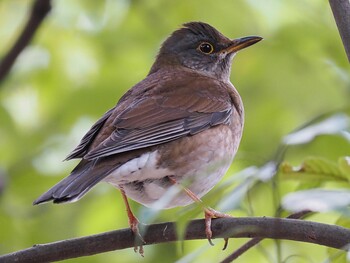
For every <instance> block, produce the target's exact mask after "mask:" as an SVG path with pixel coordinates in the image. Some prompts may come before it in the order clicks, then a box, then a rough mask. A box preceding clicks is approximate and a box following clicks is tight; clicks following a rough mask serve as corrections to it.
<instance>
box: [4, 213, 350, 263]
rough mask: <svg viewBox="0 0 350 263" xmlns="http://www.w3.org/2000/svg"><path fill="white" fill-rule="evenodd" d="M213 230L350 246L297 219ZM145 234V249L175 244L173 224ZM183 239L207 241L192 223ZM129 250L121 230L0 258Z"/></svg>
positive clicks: (245, 221) (130, 239)
mask: <svg viewBox="0 0 350 263" xmlns="http://www.w3.org/2000/svg"><path fill="white" fill-rule="evenodd" d="M212 230H213V238H224V237H236V238H241V237H245V238H246V237H259V238H272V239H287V240H294V241H301V242H307V243H314V244H319V245H323V246H327V247H332V248H338V249H343V250H345V249H346V248H347V245H348V244H349V243H350V230H349V229H347V228H343V227H340V226H336V225H327V224H321V223H316V222H310V221H303V220H298V219H281V218H268V217H262V218H255V217H245V218H219V219H214V220H213V222H212ZM145 231H146V233H145V235H144V240H145V241H146V243H147V244H146V245H152V244H157V243H168V242H174V241H177V240H178V239H177V237H176V231H175V223H171V222H170V223H162V224H154V225H148V226H147V229H146V230H145ZM184 239H185V240H193V239H206V235H205V229H204V220H193V221H191V222H190V223H189V225H188V227H187V230H186V235H185V238H184ZM131 247H134V236H133V234H132V232H131V230H130V229H121V230H116V231H111V232H106V233H102V234H98V235H93V236H86V237H81V238H75V239H68V240H63V241H58V242H54V243H48V244H42V245H35V246H33V247H31V248H28V249H25V250H21V251H17V252H14V253H10V254H7V255H3V256H1V257H0V262H2V263H7V262H28V263H29V262H37V263H40V262H52V261H58V260H63V259H68V258H76V257H81V256H88V255H94V254H98V253H103V252H107V251H112V250H119V249H125V248H131ZM146 252H147V251H146Z"/></svg>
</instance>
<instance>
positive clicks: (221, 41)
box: [150, 22, 262, 80]
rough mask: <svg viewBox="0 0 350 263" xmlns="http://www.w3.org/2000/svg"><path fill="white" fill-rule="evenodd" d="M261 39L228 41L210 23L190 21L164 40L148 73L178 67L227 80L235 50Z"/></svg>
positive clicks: (250, 38) (254, 37)
mask: <svg viewBox="0 0 350 263" xmlns="http://www.w3.org/2000/svg"><path fill="white" fill-rule="evenodd" d="M260 40H262V38H261V37H258V36H248V37H242V38H237V39H233V40H231V39H229V38H227V37H225V36H224V35H223V34H221V33H220V32H219V31H217V30H216V29H215V28H214V27H212V26H211V25H209V24H206V23H203V22H189V23H186V24H184V25H183V27H182V28H180V29H178V30H176V31H174V32H173V33H172V34H171V35H170V36H169V37H168V38H167V39H166V40H165V41H164V43H163V44H162V47H161V48H160V51H159V54H158V56H157V59H156V61H155V63H154V64H153V66H152V68H151V71H150V74H151V73H153V72H155V71H158V70H159V69H160V68H165V67H168V66H170V67H176V66H180V67H186V68H189V69H192V70H195V71H198V72H199V73H202V74H206V75H208V76H212V77H215V78H218V79H222V80H228V79H229V76H230V70H231V63H232V59H233V57H234V55H235V54H236V53H237V51H239V50H241V49H244V48H246V47H249V46H251V45H253V44H255V43H257V42H259V41H260Z"/></svg>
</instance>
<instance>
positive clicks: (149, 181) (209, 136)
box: [104, 125, 241, 208]
mask: <svg viewBox="0 0 350 263" xmlns="http://www.w3.org/2000/svg"><path fill="white" fill-rule="evenodd" d="M237 135H238V136H237ZM240 136H241V131H239V132H238V133H237V132H234V131H232V129H231V128H230V127H229V125H219V126H216V127H213V128H210V129H208V130H205V131H203V132H201V133H198V134H196V135H194V136H187V137H184V138H181V139H178V140H174V141H172V142H169V143H167V144H166V145H160V146H158V147H157V148H155V149H153V150H151V151H149V152H146V153H143V154H142V155H140V156H139V157H137V158H134V159H132V160H130V161H128V162H126V163H124V164H123V165H122V166H120V167H118V168H117V169H115V170H114V171H113V172H112V173H111V174H109V175H108V176H107V177H106V178H105V179H104V180H105V181H106V182H108V183H110V184H112V185H113V186H115V187H116V188H119V189H120V188H122V189H123V190H124V191H125V193H126V195H127V196H128V197H129V198H131V199H133V200H135V201H136V202H138V203H141V204H143V205H145V206H149V207H150V206H152V205H154V204H155V203H156V202H157V201H159V200H160V199H164V200H167V201H165V202H163V203H162V206H163V207H162V208H172V207H176V206H185V205H188V204H191V203H193V200H192V199H191V198H189V197H188V196H187V194H186V193H185V191H177V194H176V195H175V196H172V197H171V198H169V196H168V195H167V193H169V195H170V194H171V193H173V192H172V191H169V189H170V188H171V187H179V185H181V186H180V188H183V187H186V188H188V189H189V190H191V191H192V192H193V193H194V194H195V195H197V196H198V197H199V198H200V197H202V196H203V195H205V194H206V193H207V192H209V190H210V189H212V188H213V187H214V186H215V185H216V184H217V183H218V181H219V180H220V179H221V178H222V176H223V175H224V174H225V173H226V171H227V169H228V168H229V166H230V164H231V162H232V159H233V157H234V155H235V153H236V151H237V148H238V144H239V141H240ZM170 178H171V180H170ZM174 180H175V181H176V182H178V183H179V184H178V186H174ZM158 203H159V202H158Z"/></svg>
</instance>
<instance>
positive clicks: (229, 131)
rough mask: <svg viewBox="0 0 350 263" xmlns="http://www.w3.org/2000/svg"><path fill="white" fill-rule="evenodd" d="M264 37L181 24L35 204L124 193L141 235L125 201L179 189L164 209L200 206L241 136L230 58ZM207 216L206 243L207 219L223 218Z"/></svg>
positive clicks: (142, 201)
mask: <svg viewBox="0 0 350 263" xmlns="http://www.w3.org/2000/svg"><path fill="white" fill-rule="evenodd" d="M261 39H262V38H261V37H258V36H249V37H243V38H238V39H234V40H230V39H229V38H227V37H225V36H224V35H222V34H221V33H220V32H218V31H217V30H216V29H215V28H213V27H212V26H210V25H208V24H206V23H202V22H190V23H186V24H184V25H183V27H182V28H180V29H178V30H176V31H175V32H173V33H172V34H171V35H170V37H168V39H166V40H165V42H164V43H163V45H162V47H161V48H160V51H159V54H158V56H157V58H156V61H155V62H154V64H153V66H152V68H151V70H150V72H149V74H148V75H147V77H146V78H145V79H144V80H142V81H141V82H139V83H138V84H136V85H135V86H133V87H132V88H131V89H130V90H128V91H127V92H126V93H125V94H124V96H123V97H122V98H121V99H120V100H119V102H118V103H117V105H116V106H115V107H114V108H112V109H111V110H109V111H108V112H106V113H105V114H104V115H103V116H102V118H101V119H99V120H98V121H97V122H96V123H95V124H94V125H93V126H92V127H91V129H90V130H89V131H88V132H87V133H86V135H85V136H84V137H83V138H82V140H81V142H80V144H79V145H78V146H77V147H76V148H75V149H74V151H73V152H72V153H71V154H69V155H68V157H67V158H66V160H70V159H73V158H80V159H81V161H80V163H79V164H78V165H77V166H76V167H75V169H74V170H73V171H72V173H71V174H70V175H69V176H68V177H66V178H64V179H63V180H62V181H60V182H59V183H58V184H56V185H55V186H53V187H52V188H51V189H50V190H48V191H47V192H46V193H44V194H43V195H42V196H40V197H39V198H38V199H37V200H36V201H34V204H39V203H43V202H47V201H51V200H53V202H54V203H64V202H73V201H77V200H78V199H80V198H81V197H82V196H83V195H84V194H86V193H87V192H88V191H89V190H90V189H91V188H92V187H93V186H94V185H96V184H97V183H98V182H100V181H105V182H108V183H110V184H112V185H113V186H114V187H116V188H118V189H119V190H120V191H121V193H122V195H123V199H124V201H125V204H126V206H127V212H128V217H129V223H130V226H131V229H132V230H133V231H134V232H135V233H137V234H138V227H137V225H138V220H137V219H136V217H135V216H134V215H133V213H132V212H131V210H130V207H129V205H128V202H127V197H129V198H131V199H133V200H135V201H136V202H138V203H140V204H143V205H145V206H150V205H152V204H153V203H154V202H155V201H157V200H159V199H160V198H161V197H162V196H164V195H165V194H166V192H167V190H168V189H169V188H170V187H171V186H173V185H174V184H179V185H181V186H182V187H183V191H181V192H180V193H178V194H177V195H176V196H175V197H174V198H172V199H171V200H170V201H169V202H168V203H166V204H165V205H164V208H171V207H176V206H185V205H188V204H190V203H192V202H194V201H195V202H200V198H201V197H202V196H203V195H205V194H206V193H207V192H208V191H209V190H210V189H212V188H213V187H214V186H215V185H216V184H217V183H218V182H219V180H220V179H221V178H222V176H223V175H224V174H225V173H226V171H227V169H228V168H229V166H230V164H231V162H232V160H233V157H234V156H235V154H236V152H237V148H238V146H239V143H240V140H241V136H242V129H243V123H244V110H243V104H242V101H241V98H240V96H239V94H238V92H237V90H236V89H235V88H234V86H233V85H232V84H231V82H230V79H229V77H230V70H231V62H232V59H233V57H234V56H235V54H236V52H237V51H239V50H241V49H243V48H246V47H248V46H250V45H253V44H255V43H257V42H258V41H260V40H261ZM204 211H205V219H206V234H207V237H208V239H209V241H210V239H211V235H212V234H211V229H210V224H211V219H212V218H214V217H224V216H226V215H225V214H221V213H219V212H217V211H215V210H213V209H211V208H205V209H204Z"/></svg>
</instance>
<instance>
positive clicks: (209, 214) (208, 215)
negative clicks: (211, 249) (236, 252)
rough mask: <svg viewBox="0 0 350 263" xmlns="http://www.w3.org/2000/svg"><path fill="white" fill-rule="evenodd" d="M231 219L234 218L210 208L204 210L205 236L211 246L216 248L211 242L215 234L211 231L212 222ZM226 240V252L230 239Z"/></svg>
mask: <svg viewBox="0 0 350 263" xmlns="http://www.w3.org/2000/svg"><path fill="white" fill-rule="evenodd" d="M229 217H232V216H230V215H228V214H225V213H221V212H219V211H216V210H214V209H212V208H210V207H208V208H205V209H204V218H205V234H206V236H207V239H208V241H209V244H210V245H212V246H214V243H213V242H212V241H211V238H212V236H213V233H212V231H211V220H212V219H213V218H229ZM224 240H225V244H224V247H223V250H225V249H226V247H227V245H228V238H224Z"/></svg>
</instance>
